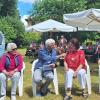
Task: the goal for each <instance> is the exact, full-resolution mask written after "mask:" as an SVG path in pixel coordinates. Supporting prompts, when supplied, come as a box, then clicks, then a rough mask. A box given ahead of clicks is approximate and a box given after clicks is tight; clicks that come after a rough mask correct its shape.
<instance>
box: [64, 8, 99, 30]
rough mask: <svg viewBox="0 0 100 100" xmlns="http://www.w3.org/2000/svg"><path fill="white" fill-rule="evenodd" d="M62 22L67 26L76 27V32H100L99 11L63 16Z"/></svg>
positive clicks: (93, 10) (86, 11)
mask: <svg viewBox="0 0 100 100" xmlns="http://www.w3.org/2000/svg"><path fill="white" fill-rule="evenodd" d="M63 20H64V22H65V23H66V24H68V25H71V26H74V27H78V30H87V31H100V9H93V8H91V9H89V10H85V11H81V12H76V13H71V14H64V15H63Z"/></svg>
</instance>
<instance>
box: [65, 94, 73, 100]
mask: <svg viewBox="0 0 100 100" xmlns="http://www.w3.org/2000/svg"><path fill="white" fill-rule="evenodd" d="M71 99H72V96H67V95H66V96H65V97H64V100H71Z"/></svg>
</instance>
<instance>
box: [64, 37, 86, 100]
mask: <svg viewBox="0 0 100 100" xmlns="http://www.w3.org/2000/svg"><path fill="white" fill-rule="evenodd" d="M64 66H65V79H66V81H65V88H66V90H65V91H66V95H65V97H64V100H70V99H71V98H72V96H71V90H72V80H73V77H74V78H76V77H77V78H78V79H79V82H80V85H81V88H82V95H83V96H84V97H87V94H86V91H85V88H86V85H85V84H86V81H85V74H86V65H85V55H84V52H83V50H79V41H78V39H76V38H72V39H71V40H70V42H69V43H68V50H67V52H66V56H65V59H64Z"/></svg>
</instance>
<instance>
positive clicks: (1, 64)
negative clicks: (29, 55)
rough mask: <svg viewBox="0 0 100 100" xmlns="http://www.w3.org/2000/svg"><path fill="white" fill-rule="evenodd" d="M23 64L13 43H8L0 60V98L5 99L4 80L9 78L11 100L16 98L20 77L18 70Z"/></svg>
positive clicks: (0, 99)
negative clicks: (10, 82)
mask: <svg viewBox="0 0 100 100" xmlns="http://www.w3.org/2000/svg"><path fill="white" fill-rule="evenodd" d="M22 66H23V59H22V56H21V55H20V54H19V53H18V52H17V45H16V44H15V43H8V45H7V52H6V53H5V54H4V55H3V56H2V58H1V60H0V83H1V84H0V86H1V91H0V94H1V97H0V100H5V96H6V80H7V78H11V81H12V86H11V100H16V88H17V85H18V81H19V78H20V72H21V69H22Z"/></svg>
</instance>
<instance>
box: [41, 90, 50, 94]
mask: <svg viewBox="0 0 100 100" xmlns="http://www.w3.org/2000/svg"><path fill="white" fill-rule="evenodd" d="M48 93H50V90H49V89H47V90H46V91H45V92H44V91H43V90H41V95H42V96H45V95H47V94H48Z"/></svg>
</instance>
